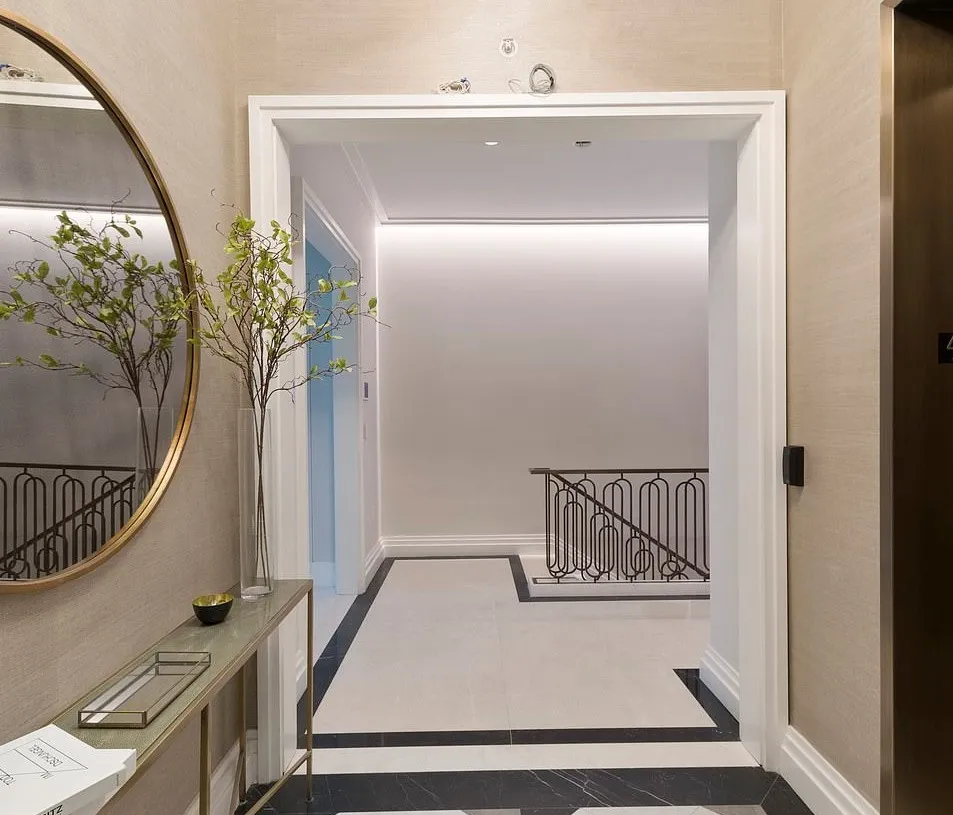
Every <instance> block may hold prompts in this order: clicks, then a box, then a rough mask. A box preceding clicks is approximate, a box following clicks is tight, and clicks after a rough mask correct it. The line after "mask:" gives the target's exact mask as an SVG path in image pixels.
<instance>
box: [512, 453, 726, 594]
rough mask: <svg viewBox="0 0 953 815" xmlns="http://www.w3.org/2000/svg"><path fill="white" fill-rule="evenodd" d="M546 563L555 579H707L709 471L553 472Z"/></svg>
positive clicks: (547, 475) (539, 471)
mask: <svg viewBox="0 0 953 815" xmlns="http://www.w3.org/2000/svg"><path fill="white" fill-rule="evenodd" d="M530 472H531V473H532V474H533V475H541V476H543V477H544V479H545V485H546V566H547V568H548V569H549V573H550V574H551V575H552V576H553V577H554V578H556V579H557V580H564V579H565V580H584V581H591V582H594V581H626V582H636V581H640V582H641V581H645V582H649V581H657V582H671V581H676V580H695V581H707V580H708V579H709V576H710V570H709V565H708V470H707V469H701V468H697V469H689V470H671V469H654V470H652V469H639V470H626V469H621V470H602V469H593V470H553V469H549V468H536V469H532V470H530Z"/></svg>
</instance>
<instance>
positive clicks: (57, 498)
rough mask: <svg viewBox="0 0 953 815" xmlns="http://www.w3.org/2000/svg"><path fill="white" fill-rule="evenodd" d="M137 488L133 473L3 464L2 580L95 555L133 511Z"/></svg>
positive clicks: (0, 482) (116, 469) (0, 506)
mask: <svg viewBox="0 0 953 815" xmlns="http://www.w3.org/2000/svg"><path fill="white" fill-rule="evenodd" d="M135 482H136V474H135V467H103V466H92V465H81V464H78V465H74V464H29V463H19V462H0V580H27V579H35V578H38V577H44V576H46V575H49V574H53V573H55V572H58V571H62V570H63V569H66V568H68V567H70V566H72V565H73V564H75V563H78V562H79V561H81V560H83V559H85V558H87V557H89V556H90V555H92V554H94V553H95V552H96V551H98V549H99V548H100V547H101V546H102V545H103V544H104V543H105V542H106V541H108V540H109V539H110V538H112V537H113V536H114V535H115V534H116V533H117V532H119V530H120V529H122V527H123V526H124V525H125V523H126V521H128V520H129V518H130V517H131V516H132V514H133V512H134V511H135V509H136V507H137V505H138V503H137V501H136V500H135Z"/></svg>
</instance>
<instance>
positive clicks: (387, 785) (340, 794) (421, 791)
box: [328, 772, 506, 812]
mask: <svg viewBox="0 0 953 815" xmlns="http://www.w3.org/2000/svg"><path fill="white" fill-rule="evenodd" d="M500 775H501V774H500V773H498V772H465V773H391V774H378V773H372V774H362V775H331V776H328V788H329V789H330V791H331V801H332V804H333V805H334V808H335V811H336V812H354V811H359V812H386V811H392V810H420V809H503V808H506V807H505V805H504V803H503V798H502V795H501V779H500Z"/></svg>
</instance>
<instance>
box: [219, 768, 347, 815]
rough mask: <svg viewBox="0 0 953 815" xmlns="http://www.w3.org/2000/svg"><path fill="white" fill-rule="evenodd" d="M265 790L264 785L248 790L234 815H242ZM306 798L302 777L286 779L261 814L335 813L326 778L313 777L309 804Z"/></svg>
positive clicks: (314, 814) (327, 814)
mask: <svg viewBox="0 0 953 815" xmlns="http://www.w3.org/2000/svg"><path fill="white" fill-rule="evenodd" d="M267 789H268V787H267V786H265V785H259V786H257V787H253V788H252V789H250V790H249V791H248V800H247V801H246V802H245V803H244V804H243V805H242V806H240V807H239V808H238V809H237V810H235V815H244V813H245V812H246V811H248V809H249V808H250V807H252V806H254V804H255V802H256V801H258V800H259V799H260V798H261V796H262V795H263V794H264V793H265V791H266V790H267ZM307 797H308V787H307V781H306V779H305V777H304V776H300V775H296V776H293V777H292V778H290V779H288V782H287V783H286V784H285V785H284V786H283V787H282V788H281V789H280V790H278V792H276V793H275V794H274V796H273V797H272V798H271V800H270V801H269V802H268V803H267V804H266V805H265V806H264V808H263V809H262V810H261V812H262V813H267V815H332V813H334V812H336V811H337V810H335V809H334V808H333V806H332V804H331V796H330V794H329V793H328V783H327V776H324V775H316V776H314V797H313V800H312V801H310V802H309V801H308V800H307Z"/></svg>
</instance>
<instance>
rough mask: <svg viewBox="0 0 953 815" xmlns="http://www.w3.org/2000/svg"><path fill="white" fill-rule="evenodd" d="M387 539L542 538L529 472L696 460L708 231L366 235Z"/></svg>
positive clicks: (409, 229)
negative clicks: (376, 306)
mask: <svg viewBox="0 0 953 815" xmlns="http://www.w3.org/2000/svg"><path fill="white" fill-rule="evenodd" d="M378 245H379V251H380V277H381V286H380V293H381V320H382V321H383V322H384V323H385V324H386V326H387V328H384V329H382V333H381V347H380V354H381V360H380V378H381V495H382V501H383V504H382V513H381V516H382V531H383V535H384V537H392V536H442V537H449V538H455V537H462V536H468V535H504V536H506V535H528V534H542V532H543V531H544V527H543V524H544V515H543V512H542V496H543V482H542V480H541V478H540V477H539V476H532V475H530V474H529V468H530V467H570V468H572V467H597V468H598V467H706V466H707V464H708V299H707V298H708V230H707V227H706V226H705V225H704V224H665V225H629V226H568V227H567V226H524V225H518V226H514V225H509V226H392V227H383V228H381V229H380V231H379V235H378Z"/></svg>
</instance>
